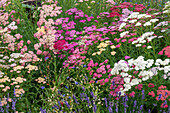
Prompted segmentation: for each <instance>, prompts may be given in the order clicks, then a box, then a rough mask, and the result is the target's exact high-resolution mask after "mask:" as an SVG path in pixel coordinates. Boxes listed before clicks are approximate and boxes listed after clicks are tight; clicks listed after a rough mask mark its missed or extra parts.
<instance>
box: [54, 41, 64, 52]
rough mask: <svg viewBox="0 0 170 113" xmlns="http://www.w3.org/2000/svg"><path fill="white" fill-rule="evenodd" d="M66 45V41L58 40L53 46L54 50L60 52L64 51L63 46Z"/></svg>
mask: <svg viewBox="0 0 170 113" xmlns="http://www.w3.org/2000/svg"><path fill="white" fill-rule="evenodd" d="M66 43H67V41H65V40H58V41H57V42H55V44H54V46H53V47H54V48H55V49H58V50H62V49H64V45H65V44H66Z"/></svg>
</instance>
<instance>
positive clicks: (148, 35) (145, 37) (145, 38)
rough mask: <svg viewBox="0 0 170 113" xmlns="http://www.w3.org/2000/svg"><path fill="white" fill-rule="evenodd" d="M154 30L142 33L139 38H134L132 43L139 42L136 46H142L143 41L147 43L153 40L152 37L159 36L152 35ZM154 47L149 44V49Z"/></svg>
mask: <svg viewBox="0 0 170 113" xmlns="http://www.w3.org/2000/svg"><path fill="white" fill-rule="evenodd" d="M153 34H154V32H146V33H144V34H142V36H140V37H139V38H138V39H137V40H134V41H133V42H132V44H137V45H136V47H140V46H142V44H143V43H146V42H147V41H149V42H150V41H152V39H154V38H156V37H157V36H152V35H153ZM150 48H152V47H151V46H148V47H147V49H150Z"/></svg>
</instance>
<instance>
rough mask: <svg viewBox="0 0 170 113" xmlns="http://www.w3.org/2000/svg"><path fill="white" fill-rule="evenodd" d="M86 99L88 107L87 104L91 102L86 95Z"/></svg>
mask: <svg viewBox="0 0 170 113" xmlns="http://www.w3.org/2000/svg"><path fill="white" fill-rule="evenodd" d="M86 100H87V102H88V107H89V104H91V102H90V100H89V97H88V96H87V95H86Z"/></svg>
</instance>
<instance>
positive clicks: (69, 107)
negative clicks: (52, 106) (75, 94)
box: [65, 101, 70, 109]
mask: <svg viewBox="0 0 170 113" xmlns="http://www.w3.org/2000/svg"><path fill="white" fill-rule="evenodd" d="M65 104H66V106H67V107H68V108H69V109H70V105H69V104H68V102H67V101H65Z"/></svg>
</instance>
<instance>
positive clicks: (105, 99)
mask: <svg viewBox="0 0 170 113" xmlns="http://www.w3.org/2000/svg"><path fill="white" fill-rule="evenodd" d="M104 101H105V105H106V107H108V105H107V98H106V97H105V98H104Z"/></svg>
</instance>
